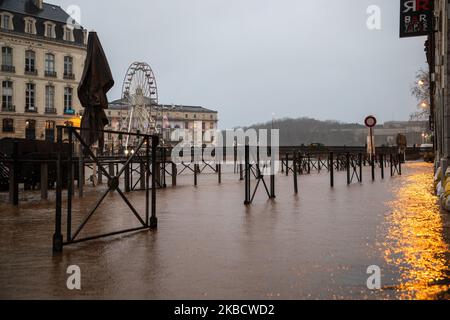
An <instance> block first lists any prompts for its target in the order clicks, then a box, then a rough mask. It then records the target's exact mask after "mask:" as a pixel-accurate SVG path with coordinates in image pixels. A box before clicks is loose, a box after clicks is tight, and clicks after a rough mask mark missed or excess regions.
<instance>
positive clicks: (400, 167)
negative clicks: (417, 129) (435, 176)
mask: <svg viewBox="0 0 450 320" xmlns="http://www.w3.org/2000/svg"><path fill="white" fill-rule="evenodd" d="M398 174H399V175H400V176H401V175H402V160H401V158H400V154H399V155H398ZM444 175H445V174H444Z"/></svg>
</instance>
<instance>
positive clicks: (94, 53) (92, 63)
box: [78, 32, 114, 152]
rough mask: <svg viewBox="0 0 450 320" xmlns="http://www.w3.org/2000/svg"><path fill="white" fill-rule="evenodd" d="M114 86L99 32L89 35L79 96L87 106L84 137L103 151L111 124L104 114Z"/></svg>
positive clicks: (85, 108)
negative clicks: (104, 133)
mask: <svg viewBox="0 0 450 320" xmlns="http://www.w3.org/2000/svg"><path fill="white" fill-rule="evenodd" d="M113 86H114V79H113V77H112V74H111V69H110V68H109V64H108V60H107V58H106V55H105V52H104V51H103V48H102V45H101V43H100V40H99V38H98V36H97V33H96V32H90V33H89V39H88V46H87V56H86V61H85V65H84V70H83V76H82V78H81V81H80V85H79V86H78V97H79V99H80V102H81V104H82V106H83V107H84V113H83V118H82V120H81V129H82V130H81V137H82V138H83V140H84V141H85V142H86V144H87V145H88V146H92V145H93V144H95V143H96V142H97V141H98V143H99V148H100V151H101V152H102V151H103V145H104V136H103V132H101V131H102V130H104V128H105V126H106V125H107V124H108V123H109V121H108V118H107V117H106V114H105V109H108V98H107V96H106V93H107V92H108V91H109V90H110V89H111V88H112V87H113Z"/></svg>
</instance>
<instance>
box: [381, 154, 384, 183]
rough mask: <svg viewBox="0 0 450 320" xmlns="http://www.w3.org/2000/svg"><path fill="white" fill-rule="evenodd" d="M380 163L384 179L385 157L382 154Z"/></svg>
mask: <svg viewBox="0 0 450 320" xmlns="http://www.w3.org/2000/svg"><path fill="white" fill-rule="evenodd" d="M380 162H381V179H384V155H383V154H380Z"/></svg>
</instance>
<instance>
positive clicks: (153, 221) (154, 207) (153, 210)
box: [150, 136, 159, 229]
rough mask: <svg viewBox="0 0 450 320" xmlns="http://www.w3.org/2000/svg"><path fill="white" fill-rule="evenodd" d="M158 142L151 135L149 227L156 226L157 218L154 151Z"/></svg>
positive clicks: (156, 137) (157, 139)
mask: <svg viewBox="0 0 450 320" xmlns="http://www.w3.org/2000/svg"><path fill="white" fill-rule="evenodd" d="M158 144H159V138H158V136H153V137H152V216H151V218H150V228H152V229H156V228H157V227H158V219H157V218H156V171H157V168H156V152H157V147H158Z"/></svg>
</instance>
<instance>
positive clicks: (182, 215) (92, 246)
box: [0, 163, 450, 299]
mask: <svg viewBox="0 0 450 320" xmlns="http://www.w3.org/2000/svg"><path fill="white" fill-rule="evenodd" d="M432 174H433V168H432V166H431V165H429V164H424V163H408V164H407V165H406V166H405V167H404V172H403V176H402V177H394V178H390V177H386V179H385V180H384V181H381V180H380V179H379V174H377V181H376V182H371V181H370V169H368V168H367V169H366V171H365V172H364V181H363V184H362V185H361V184H356V183H355V184H353V185H351V186H347V185H346V174H345V173H343V172H341V173H337V174H336V179H335V188H334V189H333V190H332V189H330V187H329V176H328V175H327V173H326V172H324V173H322V174H311V175H308V176H301V177H299V194H298V195H297V196H296V195H294V189H293V179H292V177H286V176H283V175H278V176H277V181H276V195H277V198H276V201H272V200H268V199H267V197H266V195H265V193H264V192H263V189H260V190H259V192H258V194H257V196H256V198H255V202H254V204H253V205H252V206H249V207H245V206H244V205H243V201H244V184H243V182H240V181H239V176H238V175H233V174H225V175H224V176H223V179H222V182H223V183H222V184H221V185H218V183H217V176H215V175H214V174H210V175H208V174H204V175H200V176H199V186H198V187H197V188H194V187H193V177H192V176H181V177H180V178H179V181H178V184H179V186H178V187H176V188H171V187H170V186H169V187H168V188H167V189H165V190H158V198H157V216H158V219H159V221H158V230H157V231H148V232H147V231H144V232H139V233H134V234H129V235H125V236H116V237H113V238H107V239H103V240H96V241H91V242H87V243H83V244H77V245H71V246H68V247H65V248H64V252H63V254H61V255H55V256H54V255H53V254H52V235H53V232H54V215H55V210H54V199H53V198H52V197H50V200H49V201H48V202H46V201H41V200H39V194H38V193H37V194H31V195H30V194H28V195H24V194H23V193H22V195H21V196H23V197H27V198H28V200H29V201H28V202H25V201H24V199H22V200H21V205H20V209H16V208H14V207H12V206H10V205H8V204H6V200H7V195H5V194H2V195H1V201H2V202H1V203H0V212H1V213H0V298H2V299H10V298H14V299H16V298H19V299H28V298H31V299H34V298H44V299H56V298H69V299H70V298H73V299H80V298H98V299H103V298H112V299H133V298H135V299H435V298H448V295H446V292H447V291H448V290H449V288H450V282H449V279H450V273H449V270H450V268H449V263H448V261H449V245H448V238H447V237H446V235H448V234H449V226H450V223H449V221H450V220H449V217H448V216H447V215H446V214H441V212H440V210H439V206H438V204H437V199H436V197H434V196H433V195H432V189H433V188H432V183H433V177H432ZM253 183H254V182H253ZM103 188H104V187H103ZM99 190H102V187H99ZM100 194H101V193H100V192H99V191H98V190H92V189H89V188H88V189H87V190H86V197H85V198H83V199H82V200H80V199H78V198H77V197H76V198H75V199H76V201H75V202H74V215H75V217H74V220H75V221H74V224H75V225H76V224H79V223H80V221H81V220H82V218H83V216H84V215H85V214H86V213H87V211H88V209H89V208H90V207H92V206H93V203H94V202H95V200H96V199H98V198H99V197H100ZM52 196H54V195H52ZM144 197H145V194H144V193H141V192H136V193H132V194H130V195H129V198H130V200H131V201H132V203H133V204H134V205H135V206H136V208H137V209H138V210H140V212H143V209H144V202H143V199H144ZM137 226H139V224H138V222H137V220H136V219H135V217H134V216H133V214H132V213H131V212H130V210H129V209H128V208H127V206H126V204H125V203H124V202H123V201H122V199H121V198H120V197H119V195H117V194H111V195H109V196H108V197H107V199H106V202H104V203H103V204H102V205H101V207H100V208H99V211H98V212H97V213H96V214H95V216H94V217H93V219H92V220H91V221H90V222H89V223H88V225H87V226H86V230H84V231H83V235H84V236H89V235H95V234H98V233H99V232H111V231H116V230H120V229H125V228H130V227H137ZM70 265H78V266H79V267H80V268H81V285H82V290H81V291H69V290H68V289H67V288H66V280H67V277H68V275H67V274H66V270H67V267H68V266H70ZM372 265H376V266H379V267H380V268H381V276H382V290H375V291H371V290H369V289H368V288H367V285H366V281H367V278H368V277H369V275H368V274H367V273H366V271H367V268H368V267H369V266H372Z"/></svg>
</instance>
